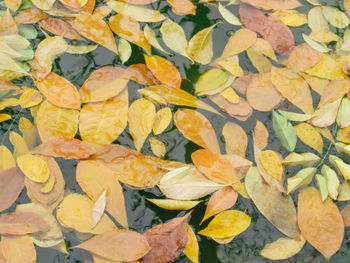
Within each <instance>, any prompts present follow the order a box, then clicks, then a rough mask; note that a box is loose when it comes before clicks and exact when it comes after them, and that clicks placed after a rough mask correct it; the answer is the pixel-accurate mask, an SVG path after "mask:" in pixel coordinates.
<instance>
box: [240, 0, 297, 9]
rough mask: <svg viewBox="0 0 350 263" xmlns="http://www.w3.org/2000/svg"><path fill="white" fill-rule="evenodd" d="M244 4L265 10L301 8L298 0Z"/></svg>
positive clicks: (252, 0) (257, 0)
mask: <svg viewBox="0 0 350 263" xmlns="http://www.w3.org/2000/svg"><path fill="white" fill-rule="evenodd" d="M242 2H244V3H248V4H250V5H252V6H254V7H256V8H260V9H265V10H281V9H294V8H297V7H300V6H301V4H300V2H299V1H298V0H288V1H286V0H243V1H242Z"/></svg>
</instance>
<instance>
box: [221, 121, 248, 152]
mask: <svg viewBox="0 0 350 263" xmlns="http://www.w3.org/2000/svg"><path fill="white" fill-rule="evenodd" d="M222 135H223V136H224V138H225V142H226V153H227V154H237V155H239V156H242V157H244V156H245V152H246V150H247V145H248V138H247V135H246V133H245V131H244V130H243V129H242V128H241V126H239V125H238V124H236V123H234V122H227V123H226V124H225V125H224V128H223V129H222Z"/></svg>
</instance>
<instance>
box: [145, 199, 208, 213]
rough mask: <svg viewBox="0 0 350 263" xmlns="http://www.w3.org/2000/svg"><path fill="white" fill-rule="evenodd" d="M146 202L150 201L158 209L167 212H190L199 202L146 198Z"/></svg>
mask: <svg viewBox="0 0 350 263" xmlns="http://www.w3.org/2000/svg"><path fill="white" fill-rule="evenodd" d="M146 200H148V201H150V202H151V203H153V204H155V205H156V206H158V207H160V208H163V209H167V210H190V209H192V208H193V207H195V206H196V205H198V204H199V203H200V202H201V201H182V200H171V199H151V198H146Z"/></svg>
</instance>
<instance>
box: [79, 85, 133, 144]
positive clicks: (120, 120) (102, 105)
mask: <svg viewBox="0 0 350 263" xmlns="http://www.w3.org/2000/svg"><path fill="white" fill-rule="evenodd" d="M127 114H128V90H125V91H123V92H122V93H121V94H120V95H119V96H118V97H114V98H113V99H110V100H108V101H106V102H98V103H88V104H85V105H84V106H83V108H82V109H81V111H80V118H79V131H80V136H81V138H82V139H83V141H85V142H87V143H89V144H91V145H95V146H99V145H108V144H110V143H112V142H113V141H114V140H115V139H117V138H118V136H119V135H120V134H121V133H122V132H123V131H124V129H125V127H126V125H127V120H128V115H127Z"/></svg>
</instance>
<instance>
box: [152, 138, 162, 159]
mask: <svg viewBox="0 0 350 263" xmlns="http://www.w3.org/2000/svg"><path fill="white" fill-rule="evenodd" d="M149 143H150V145H151V149H152V152H153V153H154V155H155V156H157V157H159V158H162V157H163V156H164V155H165V154H166V148H165V145H164V143H163V142H162V141H160V140H158V139H157V138H154V137H152V138H150V139H149Z"/></svg>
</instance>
